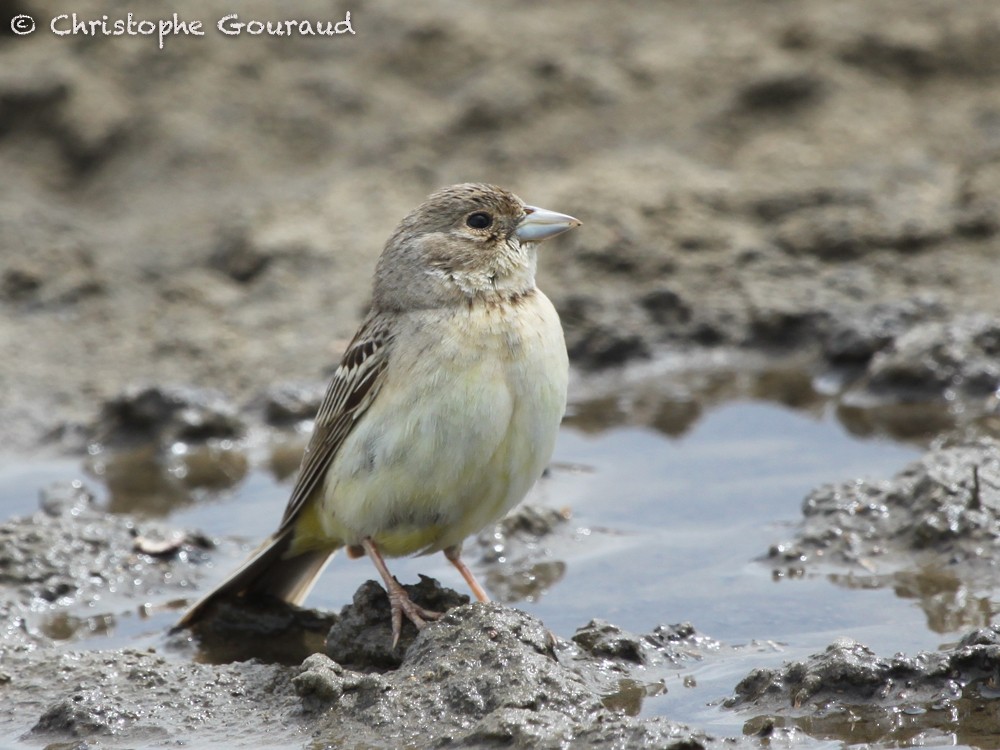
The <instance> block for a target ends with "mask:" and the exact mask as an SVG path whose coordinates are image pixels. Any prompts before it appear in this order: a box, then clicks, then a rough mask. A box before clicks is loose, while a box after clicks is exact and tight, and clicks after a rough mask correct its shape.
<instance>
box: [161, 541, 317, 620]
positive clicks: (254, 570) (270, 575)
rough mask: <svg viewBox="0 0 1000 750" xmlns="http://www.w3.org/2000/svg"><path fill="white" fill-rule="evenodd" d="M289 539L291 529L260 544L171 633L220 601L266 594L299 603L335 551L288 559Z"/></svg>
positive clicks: (190, 610)
mask: <svg viewBox="0 0 1000 750" xmlns="http://www.w3.org/2000/svg"><path fill="white" fill-rule="evenodd" d="M293 536H294V534H293V529H292V528H288V529H285V530H284V531H282V532H280V533H279V534H277V535H275V536H273V537H271V538H270V539H268V540H267V541H266V542H264V544H262V545H261V546H260V547H258V548H257V550H256V551H255V552H254V553H253V554H252V555H251V556H250V559H249V560H247V561H246V562H245V563H244V564H243V565H242V566H240V568H239V569H238V570H237V571H236V572H235V573H233V574H232V575H231V576H229V578H227V579H226V580H225V581H223V582H222V583H220V584H219V585H218V586H217V587H216V588H215V589H214V590H213V591H211V592H210V593H208V594H207V595H206V596H204V597H203V598H202V599H201V600H200V601H198V602H197V603H196V604H195V605H194V606H193V607H191V609H189V610H188V611H187V612H186V613H185V614H184V616H183V617H182V618H181V619H180V620H179V621H178V623H177V624H176V625H175V626H174V628H173V630H175V631H176V630H181V629H183V628H189V627H191V626H192V625H194V624H195V623H197V622H198V621H199V620H201V619H202V618H203V617H204V616H205V614H206V613H207V612H208V610H209V609H210V608H211V607H212V606H213V605H214V604H215V603H216V602H218V601H220V600H222V599H230V598H234V597H238V596H248V595H268V596H274V597H277V598H279V599H282V600H284V601H286V602H288V603H289V604H296V605H300V604H302V602H303V601H305V598H306V596H308V594H309V592H310V591H311V590H312V587H313V586H314V585H315V583H316V581H317V579H318V578H319V577H320V574H321V573H322V572H323V569H324V568H326V565H327V563H328V562H329V561H330V558H331V557H333V553H334V552H335V551H336V549H329V550H309V551H306V552H300V553H298V554H296V555H294V556H289V555H288V552H289V550H290V548H291V544H292V539H293Z"/></svg>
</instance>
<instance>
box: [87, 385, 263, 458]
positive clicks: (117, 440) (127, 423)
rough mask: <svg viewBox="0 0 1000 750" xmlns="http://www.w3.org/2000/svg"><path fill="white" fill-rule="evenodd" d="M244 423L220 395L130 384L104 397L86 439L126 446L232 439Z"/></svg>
mask: <svg viewBox="0 0 1000 750" xmlns="http://www.w3.org/2000/svg"><path fill="white" fill-rule="evenodd" d="M244 428H245V425H244V422H243V420H242V418H241V417H240V416H239V411H238V409H237V407H236V405H235V404H233V403H232V402H231V401H230V400H229V399H228V398H226V396H225V395H223V394H222V393H219V392H217V391H212V390H208V389H197V388H189V387H180V386H158V385H154V386H130V387H128V388H126V389H125V390H124V391H123V392H122V393H121V394H119V395H118V396H117V397H115V398H113V399H110V400H109V401H108V402H107V403H105V404H104V406H103V407H102V409H101V414H100V417H99V418H98V420H97V422H96V424H94V425H93V426H92V427H91V430H90V432H91V435H92V440H94V441H96V442H99V443H110V444H123V445H127V444H130V443H135V442H156V443H158V444H159V445H161V446H168V445H170V444H171V443H173V442H175V441H201V440H206V439H208V438H213V437H217V438H234V437H237V436H239V435H241V434H242V433H243V430H244Z"/></svg>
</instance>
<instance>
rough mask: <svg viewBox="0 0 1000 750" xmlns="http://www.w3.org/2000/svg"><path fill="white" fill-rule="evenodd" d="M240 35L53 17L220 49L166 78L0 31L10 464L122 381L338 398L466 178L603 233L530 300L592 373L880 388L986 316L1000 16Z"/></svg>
mask: <svg viewBox="0 0 1000 750" xmlns="http://www.w3.org/2000/svg"><path fill="white" fill-rule="evenodd" d="M237 6H238V7H237ZM237 6H231V5H225V4H224V3H218V2H208V3H203V2H198V3H195V2H190V1H189V0H178V2H177V3H176V4H175V5H172V6H170V8H165V6H163V5H162V4H160V3H152V2H137V3H133V4H128V5H126V4H122V3H97V2H92V1H91V0H81V2H80V3H79V4H78V5H75V6H74V7H73V8H72V10H70V9H68V8H67V9H66V10H65V11H59V13H63V12H66V13H75V14H76V15H77V17H78V20H88V21H89V20H100V19H101V18H102V16H104V15H107V16H108V19H109V22H110V23H111V24H113V22H114V21H115V20H119V19H125V14H126V13H127V12H131V13H132V14H134V17H135V18H136V19H143V18H145V19H154V20H156V19H160V18H161V17H164V18H169V17H170V14H171V13H176V14H177V15H178V17H179V18H180V20H182V21H192V20H200V21H202V23H203V29H204V30H205V32H206V33H205V36H203V37H192V36H183V35H177V36H168V37H167V38H165V39H164V48H163V49H159V48H158V40H157V38H156V37H155V36H152V37H151V36H133V37H129V36H127V35H126V36H117V37H115V36H93V35H90V34H81V33H75V34H69V35H63V36H57V35H55V34H53V33H52V32H51V30H50V27H49V23H50V20H51V19H52V18H53V17H54V16H55V15H56V11H53V10H51V9H50V8H49V5H48V4H47V3H40V2H31V1H30V0H18V1H16V2H14V1H11V0H6V1H5V2H3V3H2V4H0V9H2V11H3V13H0V15H2V16H3V17H4V18H5V19H6V18H13V17H14V16H16V15H19V14H27V15H30V16H32V17H33V19H34V20H35V22H36V30H35V32H34V33H33V34H30V35H24V36H19V35H15V34H14V33H13V32H12V31H11V30H10V24H8V23H7V22H6V21H5V22H4V24H3V28H2V29H0V175H2V178H0V310H2V315H0V341H2V342H3V343H2V348H3V351H4V352H5V353H7V356H5V357H3V358H2V359H0V394H2V395H0V419H2V422H3V424H4V428H3V431H2V433H0V435H2V437H0V439H2V440H3V445H4V446H6V447H9V448H13V447H17V446H21V447H25V446H30V445H33V444H35V443H36V442H37V441H38V440H39V439H40V438H43V437H45V436H46V435H52V434H53V430H55V431H56V433H58V432H59V431H60V430H64V429H65V427H66V425H67V424H73V423H74V422H81V421H84V422H85V421H87V420H89V419H91V418H93V416H94V414H95V412H96V408H97V405H99V404H101V403H103V401H104V400H106V399H108V398H110V397H112V396H113V395H115V394H117V393H119V392H120V391H121V389H122V388H123V387H124V386H125V385H127V384H129V383H135V382H154V383H182V384H189V385H194V386H197V387H213V388H217V389H219V390H221V391H222V392H224V393H226V394H228V395H229V396H231V397H232V398H235V399H237V400H245V399H248V398H251V397H253V396H254V395H255V394H258V393H259V392H260V391H261V390H262V389H264V388H266V387H267V386H268V385H269V384H272V383H274V382H275V381H276V380H297V379H304V380H308V381H314V380H316V381H321V380H322V379H323V378H324V377H325V373H326V372H327V371H328V368H329V367H330V366H331V364H332V363H333V362H334V361H335V360H336V358H337V357H338V356H339V353H340V347H341V346H342V344H343V340H344V338H345V337H348V336H350V335H351V333H352V332H353V330H354V327H355V325H356V323H357V321H358V319H359V317H360V315H361V314H362V312H363V310H364V307H365V305H366V302H367V295H368V279H369V276H370V273H371V270H372V267H373V264H374V259H375V258H376V256H377V254H378V253H379V251H380V249H381V245H382V243H383V242H384V240H385V238H386V237H387V236H388V234H389V233H390V231H391V230H392V228H393V227H394V225H395V223H396V222H397V221H398V220H399V218H400V217H401V216H403V215H404V214H405V213H406V212H407V211H408V210H409V209H410V208H412V207H413V206H414V205H416V204H417V203H419V202H420V201H421V200H422V199H423V197H424V196H425V195H426V194H427V193H428V192H430V191H431V190H433V189H435V188H437V187H439V186H441V185H444V184H448V183H452V182H457V181H465V180H476V181H489V182H494V183H498V184H500V185H503V186H505V187H508V188H510V189H512V190H514V191H515V192H517V193H518V194H519V195H521V197H522V198H524V199H525V200H526V201H528V202H531V203H535V204H538V205H542V206H545V207H550V208H552V209H555V210H559V211H565V212H569V213H572V214H574V215H577V216H579V217H581V218H582V219H583V221H584V222H585V224H586V229H585V230H584V231H581V232H575V233H573V234H572V235H570V236H568V237H566V238H563V239H562V240H561V241H560V242H559V243H553V246H552V247H546V248H545V250H544V253H543V258H542V269H541V273H540V279H541V285H542V287H543V289H544V290H545V291H546V292H548V293H549V295H550V296H551V297H552V298H553V300H554V301H555V302H556V305H557V307H558V308H559V309H560V312H561V314H562V316H563V319H564V323H565V326H566V329H567V336H568V341H569V345H570V350H571V355H572V358H573V360H574V362H575V363H576V365H577V366H578V368H579V371H580V372H581V373H582V372H592V371H595V370H600V369H602V368H606V367H608V366H616V365H620V364H622V363H626V362H634V361H641V360H644V359H650V358H653V359H655V358H657V356H658V355H660V354H662V353H663V352H664V351H665V349H666V350H670V351H675V350H676V349H677V347H684V346H688V345H697V346H706V345H707V346H709V347H718V346H722V345H735V346H737V347H741V348H742V349H743V350H744V351H746V350H754V351H763V352H765V353H766V354H770V353H772V352H774V351H775V350H779V351H781V352H782V353H787V352H793V353H805V354H807V355H809V356H813V355H816V354H818V355H819V357H820V358H821V361H823V362H824V363H825V364H831V363H832V364H834V365H845V364H846V365H849V366H851V367H860V368H862V369H863V368H864V367H865V366H866V365H867V364H868V362H869V360H870V359H871V357H872V355H873V354H875V353H876V352H878V351H879V349H880V348H883V347H884V346H885V344H886V343H887V342H889V341H891V340H892V339H893V337H894V336H896V335H898V334H899V333H900V332H901V331H903V330H905V329H906V328H907V327H909V326H910V325H912V324H913V323H914V322H915V321H921V320H927V319H932V320H940V319H947V318H949V317H950V316H952V315H955V314H959V313H962V312H964V311H970V310H972V311H978V312H990V313H993V312H995V311H996V308H997V306H998V304H1000V303H998V301H997V295H996V294H995V292H994V288H995V283H996V282H997V280H998V276H1000V271H997V268H996V264H995V262H994V253H995V249H996V246H997V239H996V231H997V227H998V225H1000V219H998V216H1000V213H998V208H997V193H996V188H997V186H998V185H1000V163H998V161H997V156H998V153H1000V150H998V149H1000V89H998V87H997V85H996V84H997V80H998V77H1000V8H998V7H997V5H996V4H995V3H993V2H988V1H985V2H975V1H973V0H970V1H969V2H963V3H952V2H947V1H946V0H937V1H931V0H857V1H855V2H838V3H831V2H826V1H824V0H786V1H782V0H746V1H744V2H737V1H735V0H732V1H727V2H713V3H703V2H695V1H693V0H692V1H690V2H682V1H679V0H673V1H671V2H662V1H659V0H657V1H653V2H639V3H632V4H630V5H629V7H628V8H627V10H626V9H624V8H621V7H618V6H616V5H612V4H608V3H601V2H584V3H580V2H550V3H545V4H542V5H539V4H535V3H527V2H514V3H501V2H481V3H475V4H468V3H460V2H457V0H456V1H455V2H448V1H446V0H438V1H436V2H431V3H425V4H421V5H420V6H413V5H410V6H407V7H405V8H401V7H399V6H398V5H396V4H392V3H387V2H371V1H370V0H363V1H361V2H359V3H358V4H357V5H350V4H344V3H335V2H312V1H308V0H303V1H302V2H298V3H296V4H295V5H294V6H291V7H289V8H287V9H283V10H281V12H280V13H278V12H277V11H276V10H275V9H274V6H273V5H271V4H266V3H259V2H241V3H239V4H237ZM348 11H349V12H350V13H351V19H352V27H353V29H354V31H355V32H356V33H355V34H353V35H351V34H345V35H339V36H332V37H309V36H299V35H293V36H290V37H276V36H268V35H266V34H264V35H259V36H250V35H248V34H246V33H244V34H242V35H240V36H227V35H224V34H222V33H220V32H219V31H218V30H217V29H216V23H217V21H218V20H219V19H220V18H222V17H224V16H226V15H230V14H232V13H234V12H235V13H238V16H239V20H240V21H249V20H255V19H257V20H265V21H266V20H284V19H289V18H295V19H301V20H304V19H310V20H314V21H316V20H327V21H337V20H343V19H344V17H345V14H346V13H347V12H348ZM276 14H277V15H276ZM59 28H61V29H66V28H69V22H68V21H62V22H60V23H59ZM794 397H795V396H794V394H793V395H792V396H789V398H794Z"/></svg>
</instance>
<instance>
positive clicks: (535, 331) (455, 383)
mask: <svg viewBox="0 0 1000 750" xmlns="http://www.w3.org/2000/svg"><path fill="white" fill-rule="evenodd" d="M580 224H581V222H580V221H579V220H578V219H575V218H573V217H572V216H569V215H567V214H562V213H558V212H555V211H550V210H547V209H543V208H538V207H536V206H531V205H527V204H525V203H524V202H523V201H522V200H521V199H520V198H519V197H517V196H516V195H515V194H514V193H512V192H509V191H507V190H505V189H503V188H500V187H497V186H495V185H489V184H484V183H463V184H458V185H452V186H449V187H445V188H442V189H440V190H438V191H436V192H434V193H432V194H431V195H430V196H428V197H427V199H426V200H425V201H424V202H423V203H422V204H420V205H419V206H418V207H417V208H416V209H414V210H413V211H411V212H410V213H409V214H408V215H407V216H406V217H405V218H404V219H403V220H402V221H401V222H400V223H399V225H398V226H397V228H396V229H395V231H394V232H393V233H392V235H391V236H390V237H389V239H388V241H387V242H386V244H385V246H384V248H383V250H382V253H381V255H380V256H379V259H378V262H377V263H376V267H375V274H374V280H373V286H372V295H371V307H370V311H369V312H368V314H367V316H366V317H365V319H364V320H363V322H362V323H361V325H360V327H359V328H358V331H357V333H356V334H355V336H354V338H353V339H352V340H351V342H350V343H349V344H348V346H347V349H346V350H345V352H344V354H343V356H342V358H341V360H340V363H339V366H338V367H337V369H336V371H335V372H334V374H333V377H332V379H331V381H330V383H329V385H328V387H327V390H326V393H325V395H324V397H323V400H322V402H321V404H320V407H319V411H318V413H317V415H316V418H315V422H314V428H313V433H312V435H311V437H310V439H309V442H308V444H307V446H306V449H305V452H304V454H303V457H302V462H301V465H300V467H299V471H298V474H297V477H296V480H295V483H294V486H293V488H292V492H291V496H290V498H289V500H288V505H287V507H286V508H285V512H284V515H283V517H282V519H281V523H280V524H279V526H278V529H277V530H276V531H275V532H274V533H273V534H272V535H271V536H270V537H269V538H268V539H267V540H265V541H264V543H263V544H261V545H260V547H258V548H257V550H256V551H255V552H254V553H253V554H251V556H250V558H249V559H248V560H247V561H246V562H245V563H244V564H243V565H242V566H241V567H240V568H239V569H237V570H236V571H235V572H234V573H233V574H232V575H231V576H229V578H227V579H226V580H225V581H223V582H222V583H221V584H220V585H219V586H218V587H216V588H215V589H214V590H213V591H211V592H210V593H209V594H207V595H206V596H205V597H204V598H202V599H201V600H200V601H198V602H197V603H196V604H194V606H192V607H191V608H190V609H189V610H188V611H187V612H186V614H184V616H183V617H182V618H181V619H180V621H179V622H178V623H177V625H176V626H175V627H174V628H173V630H174V631H177V630H181V629H184V628H189V627H191V626H192V625H194V624H196V623H197V622H198V621H200V620H202V619H203V618H204V617H205V616H206V613H207V612H208V610H209V609H210V607H211V606H213V605H214V603H216V602H217V601H219V600H222V599H229V598H235V597H256V596H260V595H270V596H272V597H277V598H279V599H282V600H284V601H286V602H288V603H291V604H296V605H301V604H302V603H303V601H304V600H305V599H306V596H307V595H308V594H309V592H310V590H311V589H312V587H313V586H314V584H315V583H316V580H317V579H318V578H319V576H320V575H321V573H322V572H323V570H324V568H325V567H326V565H327V564H328V563H329V561H330V558H331V557H332V556H333V554H334V553H335V552H336V551H337V550H339V549H341V548H343V549H345V550H346V552H347V554H348V556H349V557H351V558H354V557H361V556H365V555H367V556H368V557H369V558H370V559H371V561H372V563H373V564H374V566H375V568H376V570H377V571H378V573H379V575H380V577H381V578H382V581H383V583H384V585H385V589H386V592H387V594H388V597H389V603H390V609H391V617H392V645H393V647H395V646H396V644H397V643H398V640H399V636H400V632H401V628H402V621H403V617H404V616H405V617H406V618H407V619H408V620H410V621H411V622H412V623H413V624H414V625H415V626H416V627H417V628H418V629H422V628H423V627H425V626H426V625H427V623H428V621H432V620H436V619H438V618H439V617H440V616H441V613H439V612H435V611H431V610H427V609H424V608H423V607H420V606H418V605H417V604H416V603H414V602H413V601H412V600H411V599H410V597H409V595H408V594H407V592H406V590H405V589H404V588H403V587H402V585H401V584H400V583H399V582H398V581H397V580H396V579H395V578H394V577H393V575H392V574H391V573H390V571H389V568H388V566H387V564H386V558H387V557H390V558H391V557H401V556H408V555H421V554H431V553H435V552H443V553H444V556H445V558H447V560H448V561H449V562H450V563H451V564H452V565H454V566H455V568H456V569H457V570H458V572H459V573H460V574H461V576H462V578H463V579H465V581H466V583H467V584H468V586H469V588H470V589H471V590H472V592H473V594H474V595H475V596H476V598H477V599H478V600H479V601H483V602H486V601H489V596H488V594H487V593H486V591H485V590H484V589H483V587H482V586H481V585H480V584H479V582H478V581H477V580H476V578H475V576H474V575H473V574H472V571H471V570H470V569H469V568H468V567H467V566H466V564H465V562H464V561H463V560H462V559H461V551H462V542H463V540H464V539H466V538H467V537H468V536H470V535H471V534H475V533H477V532H479V531H481V530H482V529H483V528H485V527H486V526H488V525H489V524H491V523H493V522H495V521H496V520H498V519H499V518H500V517H502V516H503V515H505V514H506V513H507V512H508V511H509V510H511V508H513V507H514V506H515V505H517V504H518V503H519V502H520V501H521V500H522V499H523V498H524V496H525V495H526V494H527V492H528V490H529V489H530V488H531V486H532V485H533V484H534V483H535V481H536V480H537V479H538V478H539V477H540V476H541V475H542V472H543V471H544V470H545V468H546V466H547V465H548V462H549V460H550V458H551V456H552V452H553V449H554V446H555V440H556V433H557V431H558V428H559V425H560V422H561V421H562V417H563V415H564V412H565V409H566V394H567V385H568V379H569V361H568V355H567V351H566V343H565V339H564V337H563V330H562V325H561V323H560V320H559V315H558V313H557V312H556V309H555V307H554V306H553V304H552V303H551V302H550V301H549V299H548V297H546V296H545V294H543V293H542V292H541V290H539V289H538V287H537V286H536V283H535V274H536V268H537V258H538V245H539V243H541V242H542V241H544V240H547V239H550V238H552V237H555V236H556V235H559V234H562V233H563V232H566V231H568V230H570V229H573V228H575V227H577V226H579V225H580Z"/></svg>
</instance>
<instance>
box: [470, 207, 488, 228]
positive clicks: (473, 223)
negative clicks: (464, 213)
mask: <svg viewBox="0 0 1000 750" xmlns="http://www.w3.org/2000/svg"><path fill="white" fill-rule="evenodd" d="M465 223H466V224H468V225H469V226H470V227H472V228H473V229H486V227H488V226H489V225H490V224H492V223H493V217H492V216H490V215H489V214H488V213H486V212H485V211H476V212H475V213H474V214H469V218H467V219H466V220H465Z"/></svg>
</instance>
